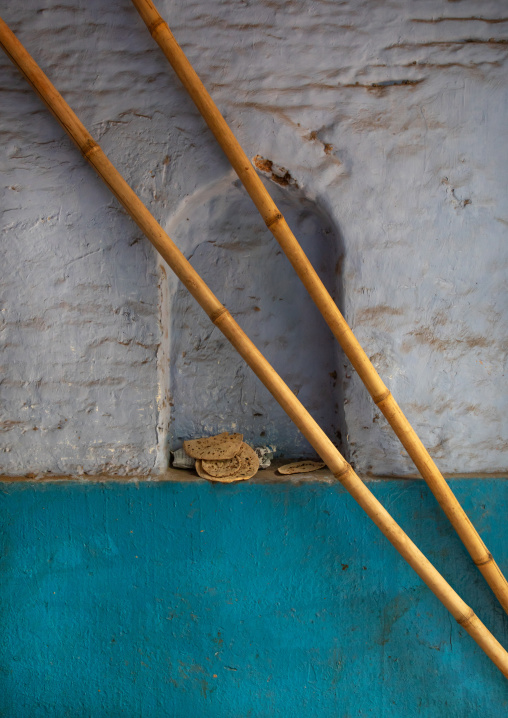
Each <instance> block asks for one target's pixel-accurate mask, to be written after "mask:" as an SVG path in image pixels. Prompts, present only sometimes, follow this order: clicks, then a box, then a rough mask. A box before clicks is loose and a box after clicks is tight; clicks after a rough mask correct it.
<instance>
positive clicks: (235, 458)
mask: <svg viewBox="0 0 508 718" xmlns="http://www.w3.org/2000/svg"><path fill="white" fill-rule="evenodd" d="M183 448H184V449H185V451H186V453H187V454H188V455H189V456H192V458H193V459H196V471H197V473H198V476H201V478H202V479H209V480H210V481H220V482H222V483H225V484H229V483H232V482H233V481H245V480H246V479H251V478H252V477H253V476H254V475H255V474H256V473H257V470H258V468H259V459H258V457H257V455H256V452H255V451H254V449H252V448H251V447H250V446H249V445H248V444H246V443H245V442H244V440H243V434H229V433H228V432H227V431H224V432H223V433H222V434H217V435H216V436H207V437H204V438H202V439H190V440H189V441H184V442H183Z"/></svg>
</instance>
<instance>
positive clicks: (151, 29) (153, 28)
mask: <svg viewBox="0 0 508 718" xmlns="http://www.w3.org/2000/svg"><path fill="white" fill-rule="evenodd" d="M161 25H166V26H167V22H166V21H165V20H163V19H162V18H161V17H158V18H157V20H154V21H153V22H152V23H151V24H150V25H149V26H148V30H149V32H150V35H151V36H152V37H153V36H154V34H155V32H156V31H157V30H158V29H159V27H160V26H161ZM168 30H169V27H168Z"/></svg>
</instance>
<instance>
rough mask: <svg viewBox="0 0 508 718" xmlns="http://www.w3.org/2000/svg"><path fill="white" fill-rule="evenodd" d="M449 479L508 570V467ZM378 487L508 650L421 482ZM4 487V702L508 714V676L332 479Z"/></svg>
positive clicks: (209, 713) (63, 708)
mask: <svg viewBox="0 0 508 718" xmlns="http://www.w3.org/2000/svg"><path fill="white" fill-rule="evenodd" d="M451 484H452V488H453V490H454V491H455V493H456V494H457V496H458V498H459V500H460V501H461V503H462V504H463V505H464V507H465V509H466V511H468V513H469V515H470V516H471V518H472V519H473V522H474V523H475V525H476V526H477V528H478V529H479V531H480V533H481V534H482V536H483V537H484V538H485V540H486V542H487V544H488V546H489V548H490V549H491V550H492V551H493V553H494V555H495V556H496V558H497V560H498V562H499V564H500V566H501V568H502V569H504V571H505V572H506V571H508V545H507V542H506V516H507V515H508V481H506V480H501V479H497V480H472V479H470V480H453V481H451ZM369 486H370V488H371V490H372V491H373V492H374V493H375V494H376V496H377V497H378V498H379V499H380V500H381V501H382V502H383V504H384V505H385V506H387V507H388V508H389V510H390V511H391V512H392V513H393V515H394V517H395V518H396V519H397V520H398V521H400V523H401V524H402V526H403V527H404V528H405V529H406V530H407V531H408V533H409V534H410V535H411V537H412V538H413V539H414V540H415V541H416V543H417V544H418V545H419V547H420V548H421V549H422V550H423V551H424V552H425V553H426V555H427V556H428V557H429V558H430V560H431V561H433V562H434V563H435V564H436V566H437V567H438V568H439V570H441V571H442V572H443V574H444V575H445V577H446V578H447V579H448V580H449V581H450V582H451V583H452V585H453V586H454V588H456V589H457V590H458V592H459V593H460V594H461V596H462V597H463V598H464V599H465V600H466V601H467V602H468V603H469V604H470V605H471V606H472V608H473V609H474V610H475V611H476V612H477V613H478V615H479V616H480V618H481V619H482V620H483V621H484V622H485V623H486V625H487V626H488V627H489V628H490V629H491V630H492V631H493V632H494V634H495V635H496V636H497V638H498V639H499V640H500V641H501V642H502V643H503V644H504V645H505V646H508V620H507V617H506V616H505V615H504V614H503V613H502V610H501V609H500V607H499V605H498V604H497V602H496V600H495V599H494V597H493V596H492V595H491V593H490V590H489V589H488V587H487V586H486V584H485V583H484V582H483V579H482V578H481V576H480V574H479V573H478V572H477V570H476V569H475V568H474V567H473V566H472V565H471V561H470V560H469V558H468V557H467V556H466V555H465V552H464V549H463V547H462V545H461V544H460V543H459V540H458V539H457V538H456V536H455V535H454V534H453V531H452V529H451V528H450V526H449V524H448V522H447V521H446V519H445V518H444V517H443V515H442V513H441V512H440V510H439V508H438V507H437V505H436V503H435V500H434V499H433V497H432V496H429V491H428V489H427V487H426V485H425V484H424V483H423V482H422V481H384V482H371V483H370V484H369ZM2 487H3V488H2V492H1V494H0V502H1V507H0V516H1V524H2V526H1V542H2V545H1V554H0V555H1V563H0V567H1V594H0V595H1V619H0V620H1V625H2V631H1V634H0V715H1V716H6V717H8V718H25V717H28V716H30V718H39V717H42V716H51V718H63V717H64V716H70V717H72V718H88V717H94V718H95V717H99V716H108V717H116V716H129V717H130V718H133V717H135V716H136V717H137V716H143V717H145V716H146V717H150V718H159V717H163V716H171V718H200V717H205V716H206V717H207V718H247V717H249V718H264V717H265V716H281V717H282V716H283V717H284V718H288V717H290V716H298V717H300V716H302V717H305V718H307V717H309V718H310V717H312V716H316V717H317V716H319V718H325V717H326V718H327V717H330V718H331V717H332V716H333V718H346V717H352V716H375V717H376V718H380V717H383V716H386V717H387V718H388V717H390V718H399V717H400V718H408V717H410V716H425V717H428V718H439V717H440V716H443V718H455V717H457V718H459V717H460V718H468V717H471V718H473V717H474V718H476V717H477V716H483V717H487V718H489V717H492V718H499V717H500V716H503V715H506V714H507V712H508V684H507V682H506V680H505V679H504V678H503V677H502V675H501V674H500V673H499V671H498V670H497V669H496V668H495V667H494V666H493V665H492V664H491V662H490V661H489V660H488V659H487V658H486V656H485V655H484V654H483V653H482V651H481V650H480V649H479V648H478V647H477V646H476V644H475V643H474V642H473V641H472V639H471V638H470V637H469V636H468V635H467V634H466V633H465V632H464V631H463V630H462V629H460V628H459V626H458V625H457V624H456V623H455V622H454V621H453V619H452V618H451V617H450V616H449V614H448V613H447V612H446V610H445V609H444V608H443V607H442V606H441V604H440V603H439V602H438V601H437V599H435V598H434V597H433V596H432V595H431V594H430V592H429V591H428V589H427V588H426V587H425V586H424V585H422V584H421V582H420V580H419V579H418V578H417V577H416V575H415V574H414V573H413V572H412V571H411V569H410V568H409V567H408V566H407V565H406V564H405V563H404V562H403V561H402V560H401V559H400V558H399V556H398V554H396V552H395V550H394V549H393V548H392V547H391V546H390V545H389V544H388V543H387V541H386V540H385V539H384V538H383V537H382V536H381V534H380V533H379V532H378V530H377V529H376V528H375V527H374V526H373V525H372V524H371V522H370V521H369V520H368V519H367V518H366V517H365V516H364V515H363V513H362V511H361V510H360V509H359V508H358V507H357V505H356V504H355V503H354V502H353V501H352V499H351V498H350V497H349V496H348V495H347V494H346V493H345V491H344V490H343V489H342V487H341V486H340V485H338V484H337V485H326V484H302V485H299V486H295V485H285V484H260V483H258V484H256V483H251V484H245V485H234V486H227V485H210V484H208V483H205V482H201V481H192V482H186V483H175V482H148V483H141V484H132V483H124V484H118V483H106V484H100V483H93V484H85V483H81V484H79V483H73V484H68V483H60V484H58V483H40V484H34V483H26V484H23V483H11V484H10V483H4V484H3V485H2Z"/></svg>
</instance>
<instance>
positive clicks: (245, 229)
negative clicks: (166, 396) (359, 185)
mask: <svg viewBox="0 0 508 718" xmlns="http://www.w3.org/2000/svg"><path fill="white" fill-rule="evenodd" d="M269 191H270V193H271V194H272V196H273V198H274V200H275V202H276V203H277V205H278V207H279V209H280V210H281V211H282V213H283V214H284V216H285V218H286V220H287V221H288V223H289V225H290V227H291V228H292V229H293V231H294V233H295V235H296V237H297V238H298V240H299V242H300V244H301V245H302V247H303V249H304V250H305V252H306V253H307V256H308V257H309V259H310V261H311V263H312V264H313V266H314V267H315V269H316V270H317V272H318V274H319V276H320V277H321V279H322V280H323V282H324V283H325V285H326V286H327V289H328V290H329V291H330V293H331V295H332V296H333V297H334V299H335V301H336V302H337V304H338V305H339V308H340V307H341V305H342V295H341V288H342V277H341V268H342V257H343V245H342V239H341V236H340V233H339V231H338V228H337V227H336V226H335V225H334V223H333V221H332V220H331V219H330V217H329V216H328V215H327V213H326V212H325V211H324V210H323V209H322V208H321V207H319V206H318V205H317V204H316V203H315V202H313V201H311V200H310V199H309V198H307V197H306V196H305V194H304V193H303V192H302V190H300V189H297V188H295V187H288V188H286V187H284V188H282V187H278V186H275V185H274V184H272V183H270V186H269ZM172 225H173V226H172V229H171V233H172V236H173V237H174V239H175V241H176V242H177V244H178V246H179V247H180V248H181V249H182V251H183V252H184V253H185V255H186V256H187V257H188V258H189V259H190V261H191V263H192V265H193V266H194V267H195V269H196V270H197V271H198V272H199V273H200V274H201V276H202V277H203V278H204V279H205V281H206V282H207V283H208V285H209V286H210V287H211V289H212V290H213V291H214V292H215V294H216V295H217V296H218V298H219V299H220V300H221V301H222V302H223V303H224V304H225V305H226V307H228V309H229V310H230V311H231V313H232V315H233V316H234V317H235V319H236V320H237V321H238V323H239V324H240V326H241V327H242V328H243V329H244V330H245V331H246V333H247V335H248V336H249V337H250V338H251V339H252V341H253V342H254V343H255V345H256V346H257V347H258V348H259V349H260V350H261V351H262V352H263V354H264V355H265V357H266V358H267V359H268V361H269V362H270V363H271V364H272V365H273V366H274V368H275V369H276V371H278V372H279V374H280V375H281V376H282V378H283V379H284V381H286V383H287V384H288V385H289V387H290V388H291V389H292V390H293V391H294V392H295V393H296V394H297V396H298V398H299V399H300V400H301V402H302V403H303V405H304V406H305V407H306V408H307V409H308V410H309V411H310V413H311V415H312V416H313V417H314V418H315V419H316V420H317V422H318V423H319V425H320V426H321V427H322V428H323V429H324V431H325V432H326V433H327V434H328V436H329V437H330V438H331V439H332V441H334V443H336V444H337V446H339V448H341V449H342V436H343V435H344V415H343V393H342V366H343V362H342V361H341V360H340V355H339V352H340V348H339V347H338V345H337V343H336V341H335V339H334V338H333V336H332V334H331V332H330V330H329V329H328V327H327V325H326V323H325V321H324V320H323V318H322V317H321V314H320V313H319V311H318V310H317V309H316V307H315V306H314V303H313V302H312V300H311V299H310V297H309V295H308V294H307V292H306V290H305V288H304V287H303V285H302V283H301V282H300V280H299V278H298V277H297V275H296V273H295V272H294V270H293V268H292V267H291V265H290V263H289V261H288V260H287V258H286V257H285V255H284V254H283V252H282V250H281V249H280V247H279V245H278V244H277V242H276V240H275V239H274V238H273V236H272V235H271V233H270V232H269V231H268V230H267V228H266V226H265V224H264V222H263V220H262V219H261V217H260V216H259V214H258V213H257V211H256V209H255V208H254V206H253V204H252V202H251V200H250V198H249V197H248V195H247V194H246V192H245V190H244V189H243V187H242V186H241V185H240V183H239V182H238V181H233V180H232V179H231V178H230V177H229V178H226V179H225V180H224V179H223V180H219V181H218V182H217V183H215V185H214V186H212V187H211V188H210V187H208V188H206V189H205V190H202V191H200V192H198V193H197V194H196V195H195V196H194V197H192V198H191V199H190V200H189V201H188V203H187V204H186V205H185V207H184V208H183V209H182V210H180V211H179V213H178V217H177V218H175V220H174V221H173V222H172ZM170 315H171V323H170V361H171V367H170V393H171V402H172V410H171V411H172V416H171V420H170V428H169V444H170V447H169V448H170V449H175V448H177V447H179V446H181V444H182V441H183V440H184V439H187V438H191V437H196V436H203V435H207V434H214V433H217V432H220V431H239V432H241V433H243V434H244V437H245V440H246V441H248V442H249V443H251V444H253V445H255V446H259V445H263V444H275V445H276V447H277V455H278V456H283V457H288V458H289V457H309V456H314V455H315V452H314V450H313V449H312V447H311V446H310V445H309V444H308V442H307V440H306V439H305V438H304V437H303V436H302V434H300V432H299V431H298V429H297V428H296V427H295V426H294V424H293V423H292V422H291V420H290V419H289V418H288V417H287V415H286V414H285V412H284V411H283V410H282V409H281V408H280V407H279V405H278V404H277V402H276V401H275V399H273V397H272V396H271V395H270V394H269V392H268V391H267V390H266V389H265V387H264V386H263V385H262V384H261V382H260V381H259V379H258V378H257V377H256V376H255V375H254V373H253V372H252V370H251V369H250V368H249V367H248V366H247V365H246V364H245V362H244V361H243V359H241V357H240V356H239V355H238V354H237V353H236V351H235V350H234V349H233V347H232V346H230V344H229V342H228V341H227V340H226V339H225V338H224V337H223V336H222V334H221V333H220V331H219V330H218V329H216V328H215V327H214V326H213V325H212V324H211V323H210V320H209V319H208V317H207V316H206V315H205V313H204V312H203V311H202V310H201V308H200V307H198V305H197V304H196V303H195V301H194V300H193V299H192V298H191V297H190V295H189V294H188V293H187V291H186V290H185V289H184V288H183V286H182V285H176V284H175V285H174V287H173V291H172V292H171V298H170Z"/></svg>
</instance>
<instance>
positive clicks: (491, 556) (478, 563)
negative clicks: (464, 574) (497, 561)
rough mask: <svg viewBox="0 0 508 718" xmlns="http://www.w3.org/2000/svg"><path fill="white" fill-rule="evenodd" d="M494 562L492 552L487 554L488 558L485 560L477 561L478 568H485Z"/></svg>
mask: <svg viewBox="0 0 508 718" xmlns="http://www.w3.org/2000/svg"><path fill="white" fill-rule="evenodd" d="M493 560H494V556H493V555H492V554H491V553H490V551H488V552H487V558H483V559H481V560H480V561H475V564H476V566H485V565H486V564H488V563H490V562H491V561H493Z"/></svg>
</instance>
